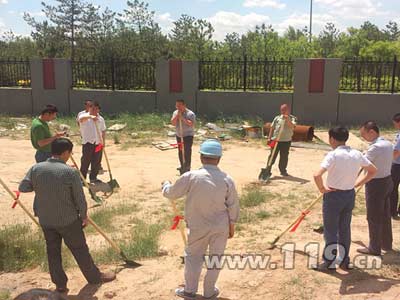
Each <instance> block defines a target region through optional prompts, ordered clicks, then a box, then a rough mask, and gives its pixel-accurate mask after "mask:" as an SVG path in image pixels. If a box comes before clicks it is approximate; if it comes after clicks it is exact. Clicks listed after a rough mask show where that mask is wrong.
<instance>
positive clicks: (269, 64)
mask: <svg viewBox="0 0 400 300" xmlns="http://www.w3.org/2000/svg"><path fill="white" fill-rule="evenodd" d="M199 78H200V83H199V88H200V89H201V90H243V91H247V90H253V91H261V90H263V91H291V90H293V61H292V60H267V59H264V60H261V59H257V60H255V59H248V58H247V57H246V56H245V57H243V58H242V59H238V60H208V61H200V63H199Z"/></svg>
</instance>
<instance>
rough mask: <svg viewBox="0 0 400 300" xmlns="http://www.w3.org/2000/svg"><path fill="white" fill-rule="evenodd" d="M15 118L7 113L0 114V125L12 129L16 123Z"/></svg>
mask: <svg viewBox="0 0 400 300" xmlns="http://www.w3.org/2000/svg"><path fill="white" fill-rule="evenodd" d="M17 123H18V122H17V120H16V119H14V118H11V117H10V116H7V115H0V127H2V128H5V129H13V128H14V127H15V126H16V125H17Z"/></svg>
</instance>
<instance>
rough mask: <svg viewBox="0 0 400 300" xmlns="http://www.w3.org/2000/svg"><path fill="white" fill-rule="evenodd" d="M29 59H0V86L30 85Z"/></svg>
mask: <svg viewBox="0 0 400 300" xmlns="http://www.w3.org/2000/svg"><path fill="white" fill-rule="evenodd" d="M30 86H31V70H30V64H29V60H28V59H26V60H23V59H6V60H4V59H0V87H30Z"/></svg>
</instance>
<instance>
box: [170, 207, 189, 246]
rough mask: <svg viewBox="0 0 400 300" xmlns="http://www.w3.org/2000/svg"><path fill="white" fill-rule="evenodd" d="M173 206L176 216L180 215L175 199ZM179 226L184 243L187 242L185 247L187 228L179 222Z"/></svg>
mask: <svg viewBox="0 0 400 300" xmlns="http://www.w3.org/2000/svg"><path fill="white" fill-rule="evenodd" d="M171 206H172V210H173V212H174V214H175V216H179V212H178V208H177V207H176V203H175V200H171ZM178 227H179V231H180V232H181V236H182V240H183V243H184V244H185V247H186V246H187V239H186V234H185V229H184V228H183V227H182V223H179V225H178Z"/></svg>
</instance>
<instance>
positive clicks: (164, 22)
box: [155, 12, 175, 34]
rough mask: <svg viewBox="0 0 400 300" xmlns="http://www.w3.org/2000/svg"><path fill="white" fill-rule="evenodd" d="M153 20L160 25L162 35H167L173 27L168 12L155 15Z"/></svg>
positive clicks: (172, 20)
mask: <svg viewBox="0 0 400 300" xmlns="http://www.w3.org/2000/svg"><path fill="white" fill-rule="evenodd" d="M155 20H156V22H157V23H158V24H159V25H160V27H161V30H162V32H163V33H164V34H167V33H169V32H170V31H171V29H172V28H173V26H174V24H173V22H174V21H175V20H174V19H173V18H172V17H171V14H170V13H168V12H167V13H164V14H156V16H155Z"/></svg>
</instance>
